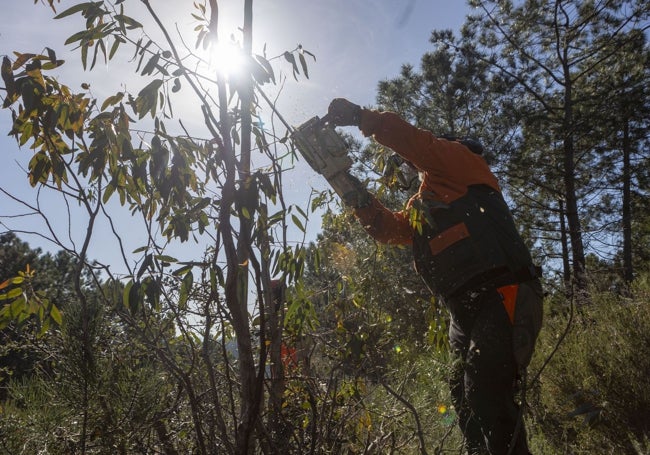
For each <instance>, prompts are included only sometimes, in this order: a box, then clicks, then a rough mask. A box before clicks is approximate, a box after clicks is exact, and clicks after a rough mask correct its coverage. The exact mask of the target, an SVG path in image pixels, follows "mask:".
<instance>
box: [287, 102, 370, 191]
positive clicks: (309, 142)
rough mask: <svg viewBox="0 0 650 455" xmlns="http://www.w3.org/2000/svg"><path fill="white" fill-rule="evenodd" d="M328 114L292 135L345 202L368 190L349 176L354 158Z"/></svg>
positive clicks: (308, 159) (301, 150)
mask: <svg viewBox="0 0 650 455" xmlns="http://www.w3.org/2000/svg"><path fill="white" fill-rule="evenodd" d="M334 128H335V125H334V124H332V123H330V122H329V119H328V116H327V115H325V116H324V117H323V118H319V117H318V116H316V117H313V118H311V119H309V120H307V121H306V122H305V123H303V124H302V125H300V126H298V127H296V128H294V129H293V133H292V134H291V138H292V139H293V142H294V144H295V145H296V148H297V149H298V151H299V152H300V154H301V155H302V156H303V158H305V161H307V164H309V166H311V168H312V169H314V170H315V171H316V172H318V173H319V174H321V175H322V176H323V177H325V179H326V180H327V181H328V182H329V184H330V185H331V186H332V188H333V189H334V191H336V193H337V194H338V195H339V196H341V197H342V198H343V200H344V201H347V200H349V198H350V197H354V195H356V194H357V193H359V192H360V191H362V192H363V193H365V189H362V188H361V187H360V182H359V180H357V179H356V178H355V177H353V176H352V175H350V173H349V170H350V168H351V167H352V159H351V158H350V157H349V156H348V151H347V146H346V145H345V141H343V138H342V137H341V136H340V135H339V134H338V133H337V132H336V131H335V129H334Z"/></svg>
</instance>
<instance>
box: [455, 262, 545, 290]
mask: <svg viewBox="0 0 650 455" xmlns="http://www.w3.org/2000/svg"><path fill="white" fill-rule="evenodd" d="M541 277H542V268H541V267H540V266H538V265H533V264H531V265H529V266H527V267H522V268H521V269H519V270H517V271H515V272H512V271H510V270H509V269H508V268H507V267H499V268H497V269H492V270H490V271H488V272H485V273H482V274H480V275H477V276H475V277H472V278H470V280H469V281H467V283H465V284H463V285H462V286H461V287H460V288H458V289H457V290H456V291H454V292H453V293H452V295H451V296H457V295H460V294H464V293H466V292H472V291H482V290H485V289H489V288H492V289H496V288H500V287H501V286H507V285H509V284H520V283H525V282H527V281H532V280H534V279H537V278H541ZM451 296H450V297H451Z"/></svg>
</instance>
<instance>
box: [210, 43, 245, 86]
mask: <svg viewBox="0 0 650 455" xmlns="http://www.w3.org/2000/svg"><path fill="white" fill-rule="evenodd" d="M245 62H246V59H245V58H244V53H243V52H242V49H241V47H239V44H238V43H235V42H224V41H219V42H217V43H213V44H212V46H210V49H209V56H208V63H209V67H210V70H213V71H216V72H218V73H219V74H220V75H222V76H226V77H236V76H238V75H239V74H241V72H242V71H243V69H244V64H245Z"/></svg>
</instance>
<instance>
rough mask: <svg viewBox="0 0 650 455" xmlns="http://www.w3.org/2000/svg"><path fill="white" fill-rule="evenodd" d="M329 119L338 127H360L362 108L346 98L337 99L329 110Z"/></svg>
mask: <svg viewBox="0 0 650 455" xmlns="http://www.w3.org/2000/svg"><path fill="white" fill-rule="evenodd" d="M327 118H328V120H329V122H330V123H332V124H334V125H336V126H359V125H360V124H361V106H359V105H358V104H354V103H352V102H350V101H348V100H346V99H345V98H335V99H334V100H332V102H331V103H330V105H329V108H328V109H327Z"/></svg>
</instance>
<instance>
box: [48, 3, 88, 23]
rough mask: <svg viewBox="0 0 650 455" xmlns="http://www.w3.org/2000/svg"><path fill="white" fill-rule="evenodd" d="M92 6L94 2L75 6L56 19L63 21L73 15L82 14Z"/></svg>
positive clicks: (55, 17)
mask: <svg viewBox="0 0 650 455" xmlns="http://www.w3.org/2000/svg"><path fill="white" fill-rule="evenodd" d="M91 6H93V2H86V3H79V4H78V5H74V6H72V7H70V8H68V9H67V10H65V11H63V12H62V13H61V14H58V15H56V16H54V19H62V18H64V17H68V16H72V15H73V14H75V13H78V12H81V11H83V10H85V9H87V8H88V7H91Z"/></svg>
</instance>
